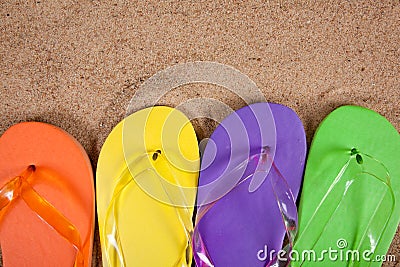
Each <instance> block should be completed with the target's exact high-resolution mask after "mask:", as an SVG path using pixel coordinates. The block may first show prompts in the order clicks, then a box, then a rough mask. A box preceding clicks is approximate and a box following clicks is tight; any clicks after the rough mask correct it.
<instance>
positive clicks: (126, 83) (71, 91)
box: [0, 0, 400, 266]
mask: <svg viewBox="0 0 400 267" xmlns="http://www.w3.org/2000/svg"><path fill="white" fill-rule="evenodd" d="M104 2H106V1H89V0H86V1H44V0H37V1H8V0H5V1H2V2H1V3H0V7H1V12H0V31H1V33H0V59H1V60H0V92H1V94H0V134H2V133H3V132H4V131H5V130H6V129H7V128H8V127H10V126H11V125H13V124H15V123H18V122H21V121H27V120H28V121H31V120H35V121H43V122H48V123H51V124H54V125H56V126H59V127H61V128H63V129H64V130H66V131H68V132H69V133H70V134H72V135H73V136H74V137H75V138H76V139H77V140H79V141H80V142H81V143H82V145H83V146H84V147H85V149H86V151H87V152H88V154H89V157H90V159H91V161H92V163H93V168H94V169H95V168H96V163H97V158H98V155H99V151H100V149H101V146H102V144H103V142H104V140H105V138H106V136H107V135H108V134H109V132H110V131H111V129H112V127H113V126H115V125H116V124H117V122H118V121H120V120H121V119H122V118H123V117H124V115H125V110H126V107H127V104H128V103H129V101H130V99H131V98H132V96H133V95H134V93H135V92H136V90H137V89H138V87H139V86H140V85H141V84H142V83H143V82H144V81H145V80H146V79H147V78H149V77H150V76H152V75H153V74H154V73H156V72H157V71H160V70H163V69H165V68H166V67H168V66H172V65H175V64H177V63H184V62H190V61H199V60H201V61H205V60H207V61H217V62H220V63H223V64H227V65H231V66H233V67H235V68H236V69H238V70H240V71H241V72H243V73H244V74H246V75H248V76H249V77H250V78H251V79H252V80H254V81H255V82H256V84H257V86H258V87H259V88H260V89H261V91H262V92H263V94H264V95H265V97H266V99H267V100H268V101H271V102H277V103H281V104H284V105H287V106H289V107H291V108H292V109H294V110H295V111H296V112H297V113H298V114H299V116H300V118H301V119H302V121H303V123H304V127H305V129H306V133H307V140H308V143H310V141H311V139H312V136H313V134H314V132H315V130H316V127H317V126H318V124H319V123H320V122H321V120H322V119H323V118H324V117H325V116H326V115H327V114H329V112H331V111H332V110H333V109H335V108H336V107H339V106H341V105H344V104H355V105H361V106H364V107H368V108H371V109H373V110H376V111H378V112H379V113H380V114H382V115H383V116H385V117H386V118H387V119H388V120H389V121H390V122H391V123H392V124H393V125H394V126H395V127H396V129H397V130H400V109H399V101H400V75H399V73H400V15H399V14H400V4H399V1H394V0H393V1H376V2H375V1H365V2H364V3H359V2H357V3H356V2H355V1H335V2H331V3H325V1H304V3H300V1H251V2H247V3H245V4H243V3H241V2H240V1H231V2H229V3H225V1H221V2H220V3H210V2H202V3H200V2H199V3H198V2H197V1H196V2H195V1H193V2H186V3H180V2H179V1H165V2H162V3H158V1H150V2H146V3H144V2H140V3H129V2H128V1H126V2H124V1H118V0H114V1H109V2H108V3H104ZM197 96H207V97H211V96H212V97H215V98H217V99H219V100H221V101H223V102H225V103H227V104H228V105H230V106H231V107H232V108H234V109H236V108H239V107H241V106H243V105H244V103H243V101H242V100H241V99H240V98H238V97H237V96H236V95H234V94H229V93H226V90H225V89H222V88H217V87H215V86H196V87H191V86H185V87H183V88H178V89H177V90H176V91H173V92H171V93H169V94H167V95H166V96H165V97H163V98H162V100H161V101H160V103H163V104H167V105H171V106H175V105H177V104H179V103H180V102H181V101H185V100H187V99H189V98H192V97H197ZM214 127H215V124H211V123H209V122H208V121H202V122H200V123H197V124H196V130H197V132H198V135H199V137H201V138H202V137H206V136H208V135H209V134H210V132H211V131H212V129H213V128H214ZM389 253H391V254H395V255H396V256H397V260H398V261H399V260H400V234H397V235H396V237H395V239H394V241H393V244H392V246H391V248H390V251H389ZM93 260H94V261H93V265H94V266H101V253H100V245H99V238H98V233H97V230H96V237H95V247H94V253H93ZM396 264H398V263H397V262H395V263H386V264H385V266H394V265H396ZM399 266H400V264H399Z"/></svg>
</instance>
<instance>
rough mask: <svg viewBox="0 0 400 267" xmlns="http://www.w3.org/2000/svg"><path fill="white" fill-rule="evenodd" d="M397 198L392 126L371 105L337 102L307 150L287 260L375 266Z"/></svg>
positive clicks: (399, 142) (399, 150) (398, 166)
mask: <svg viewBox="0 0 400 267" xmlns="http://www.w3.org/2000/svg"><path fill="white" fill-rule="evenodd" d="M399 202H400V135H399V133H398V132H397V130H396V129H395V128H394V127H393V126H392V125H391V124H390V122H389V121H387V120H386V119H385V118H384V117H382V116H381V115H379V114H378V113H376V112H374V111H372V110H369V109H366V108H362V107H358V106H343V107H340V108H338V109H336V110H335V111H333V112H332V113H331V114H330V115H329V116H327V117H326V118H325V120H324V121H323V122H322V124H321V125H320V126H319V128H318V130H317V132H316V134H315V136H314V140H313V142H312V145H311V149H310V152H309V156H308V160H307V166H306V172H305V177H304V184H303V189H302V194H301V199H300V208H299V232H298V235H297V238H296V241H295V245H294V250H293V254H292V255H291V257H292V259H293V261H292V265H293V266H321V264H323V266H380V265H381V264H382V261H384V260H385V257H386V256H385V255H386V253H387V250H388V248H389V246H390V243H391V241H392V239H393V236H394V234H395V232H396V229H397V226H398V224H399V219H400V205H399ZM386 260H390V259H388V258H386ZM392 260H393V259H392Z"/></svg>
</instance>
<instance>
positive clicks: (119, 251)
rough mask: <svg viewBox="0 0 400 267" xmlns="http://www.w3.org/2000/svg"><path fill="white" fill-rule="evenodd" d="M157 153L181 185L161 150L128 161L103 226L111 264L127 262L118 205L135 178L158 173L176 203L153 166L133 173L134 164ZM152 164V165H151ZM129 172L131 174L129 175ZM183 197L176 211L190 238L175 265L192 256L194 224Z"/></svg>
mask: <svg viewBox="0 0 400 267" xmlns="http://www.w3.org/2000/svg"><path fill="white" fill-rule="evenodd" d="M154 155H156V157H157V158H162V159H163V161H164V162H166V163H167V166H168V167H169V169H170V173H171V174H172V175H173V177H174V180H175V183H176V184H177V185H178V186H179V180H178V179H177V178H176V177H175V176H174V172H173V170H172V168H171V166H170V164H169V161H168V160H167V159H166V158H165V156H163V155H161V153H160V152H159V151H153V152H148V153H144V154H143V155H142V156H140V157H138V158H136V159H135V160H133V161H132V162H130V163H128V164H127V165H126V167H125V168H124V170H123V171H122V173H121V174H120V176H119V178H118V179H117V184H116V186H115V187H114V190H113V193H112V198H111V201H110V204H109V206H108V208H107V211H106V216H105V225H104V227H103V236H104V237H105V238H104V243H105V246H104V247H105V248H106V253H105V254H106V259H107V262H108V264H109V266H120V267H125V266H126V262H125V257H124V251H123V248H122V244H121V239H120V235H119V230H118V214H117V212H116V211H117V210H118V205H119V197H120V196H121V193H122V192H123V191H124V190H125V189H126V188H127V187H128V185H130V184H131V183H132V182H134V180H137V179H140V177H145V173H147V172H153V173H155V174H156V175H157V177H158V178H159V181H160V183H161V186H162V187H163V189H164V192H165V193H166V195H167V197H168V198H169V199H170V200H171V203H176V199H174V201H173V200H172V197H171V196H170V195H169V192H168V190H167V189H166V187H165V186H164V183H165V181H163V179H164V178H163V177H160V176H159V175H158V174H157V173H156V171H155V170H154V168H153V167H148V168H146V169H142V170H138V172H137V173H132V172H131V170H134V166H135V165H138V163H139V162H140V161H142V160H144V159H149V158H150V157H154ZM130 166H133V168H129V167H130ZM149 166H150V165H149ZM128 174H129V175H128ZM181 196H182V199H181V203H182V205H180V206H181V207H182V208H181V209H178V208H175V211H176V213H177V216H178V218H179V220H180V222H181V224H182V226H183V228H184V229H185V232H186V236H187V238H188V243H187V246H186V247H185V249H184V251H183V252H182V255H183V254H184V255H185V257H184V260H183V259H182V258H180V259H178V261H177V262H176V264H175V266H178V265H179V266H180V265H181V264H182V261H185V262H186V263H188V262H189V261H190V258H189V257H190V256H189V255H191V253H190V251H191V246H190V244H191V237H192V233H193V224H192V221H191V215H190V211H189V209H188V206H187V201H186V199H185V195H184V194H183V192H182V194H181Z"/></svg>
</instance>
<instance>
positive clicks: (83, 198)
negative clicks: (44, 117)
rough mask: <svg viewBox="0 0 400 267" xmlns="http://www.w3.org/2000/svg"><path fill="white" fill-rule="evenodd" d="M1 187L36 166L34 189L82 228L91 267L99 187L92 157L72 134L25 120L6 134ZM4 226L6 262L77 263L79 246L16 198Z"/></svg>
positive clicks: (1, 146) (0, 232) (0, 153)
mask: <svg viewBox="0 0 400 267" xmlns="http://www.w3.org/2000/svg"><path fill="white" fill-rule="evenodd" d="M0 159H1V160H0V185H1V186H3V185H4V184H5V183H7V182H8V181H9V180H10V179H12V178H14V177H16V176H18V175H20V174H21V173H22V172H23V171H24V170H26V169H27V167H28V166H29V165H35V166H36V171H35V173H34V177H33V178H34V179H33V184H32V186H33V188H34V189H35V190H36V191H37V192H38V193H39V194H40V195H41V196H42V197H44V198H45V199H46V200H47V201H48V202H50V203H51V204H52V205H53V206H54V207H55V208H56V209H57V210H59V211H60V212H61V213H62V214H63V215H64V216H65V217H66V218H68V219H69V220H70V221H71V222H72V223H73V224H74V225H75V226H76V227H77V229H78V231H79V232H80V235H81V238H82V241H83V242H84V246H85V248H86V250H85V251H84V255H85V257H86V263H87V265H86V266H90V265H91V255H92V242H93V241H92V240H93V228H94V186H93V175H92V167H91V164H90V161H89V159H88V157H87V154H86V152H85V150H84V149H83V148H82V146H81V145H80V144H79V143H78V142H77V141H76V140H75V139H74V138H73V137H72V136H71V135H69V134H68V133H66V132H64V131H63V130H61V129H59V128H57V127H55V126H52V125H49V124H45V123H39V122H25V123H20V124H17V125H15V126H13V127H11V128H9V129H8V130H7V131H6V132H5V133H4V134H3V135H2V136H1V138H0ZM2 219H3V220H2V222H1V227H0V240H1V250H2V254H3V264H4V266H73V264H74V260H75V254H76V251H75V249H74V248H73V247H72V246H71V244H69V243H68V242H67V241H66V240H64V239H63V238H62V237H61V236H59V235H58V234H57V232H55V231H54V230H53V229H52V228H51V227H49V225H47V224H46V223H45V222H43V221H42V220H41V219H40V218H39V217H38V216H37V215H36V214H35V213H34V212H33V211H32V210H31V209H29V208H28V206H27V205H26V204H25V203H24V201H22V200H21V199H16V200H15V201H14V203H12V206H11V207H10V208H9V209H8V210H7V213H6V214H5V215H4V217H3V218H2Z"/></svg>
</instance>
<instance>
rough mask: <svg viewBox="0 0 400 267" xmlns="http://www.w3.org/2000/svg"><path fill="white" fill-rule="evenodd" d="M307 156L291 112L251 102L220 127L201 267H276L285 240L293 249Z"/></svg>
mask: <svg viewBox="0 0 400 267" xmlns="http://www.w3.org/2000/svg"><path fill="white" fill-rule="evenodd" d="M271 114H272V115H273V116H272V115H271ZM274 121H275V122H274ZM275 128H276V134H275ZM305 155H306V139H305V133H304V128H303V125H302V123H301V121H300V119H299V118H298V117H297V115H296V113H295V112H294V111H293V110H291V109H290V108H288V107H285V106H282V105H278V104H268V103H257V104H251V105H249V106H246V107H244V108H242V109H240V110H238V111H236V112H234V113H232V114H231V115H229V116H228V117H227V118H225V119H224V120H223V121H222V122H221V124H220V125H219V126H218V127H217V128H216V130H215V131H214V133H213V134H212V135H211V138H210V140H209V141H208V143H207V145H206V148H205V151H204V154H203V157H202V164H201V165H202V166H201V172H200V178H199V189H198V199H197V204H198V214H197V218H196V228H195V231H194V235H193V247H194V259H195V261H196V264H197V266H266V265H272V264H274V263H277V252H278V251H279V250H280V249H281V248H282V244H283V240H284V237H285V234H287V235H288V238H289V246H288V248H286V249H287V250H290V246H291V242H292V241H293V238H294V235H295V234H296V224H297V211H296V204H295V199H296V198H297V194H298V191H299V188H300V184H301V178H302V175H303V167H304V162H305Z"/></svg>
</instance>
